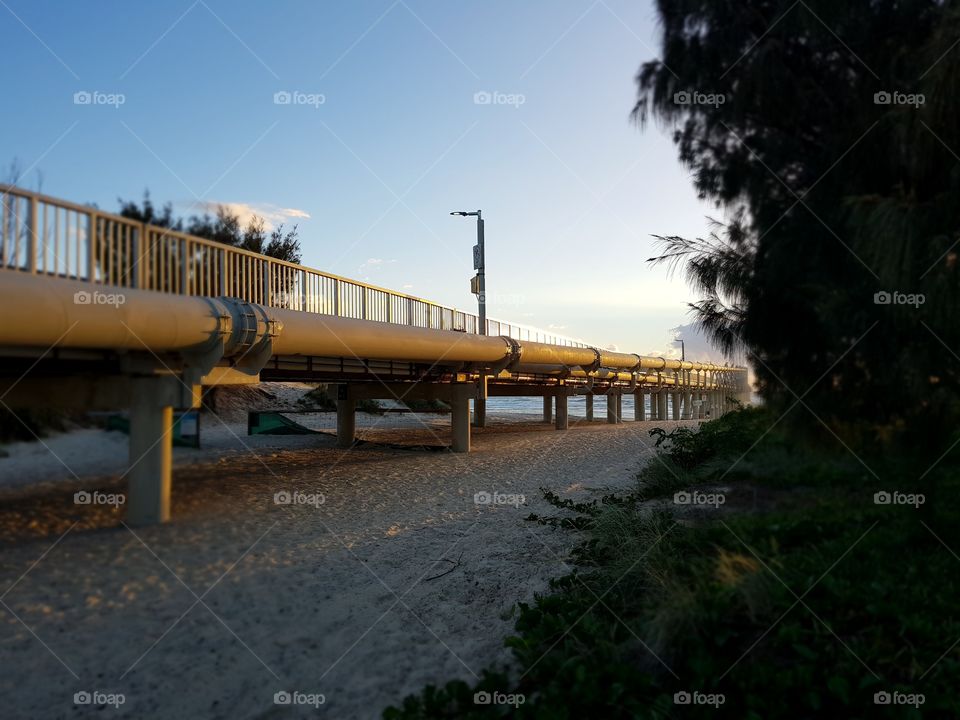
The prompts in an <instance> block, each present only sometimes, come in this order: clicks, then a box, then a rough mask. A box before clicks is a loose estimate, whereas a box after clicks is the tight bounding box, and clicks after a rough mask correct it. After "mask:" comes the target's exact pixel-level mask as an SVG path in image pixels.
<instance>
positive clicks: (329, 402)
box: [297, 384, 383, 415]
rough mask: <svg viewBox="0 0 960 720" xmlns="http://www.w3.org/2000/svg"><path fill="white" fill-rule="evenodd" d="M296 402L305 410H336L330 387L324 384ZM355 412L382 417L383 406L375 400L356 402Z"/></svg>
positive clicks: (335, 402) (335, 401)
mask: <svg viewBox="0 0 960 720" xmlns="http://www.w3.org/2000/svg"><path fill="white" fill-rule="evenodd" d="M297 402H298V403H299V404H300V405H301V406H303V407H304V408H305V409H306V408H309V409H312V410H316V411H318V412H334V411H336V409H337V400H336V398H334V397H332V396H331V395H330V387H329V386H328V385H326V384H320V385H318V386H317V387H316V388H314V389H313V390H311V391H309V392H307V393H305V394H304V395H303V397H302V398H300V399H299V400H298V401H297ZM357 410H358V411H360V412H365V413H369V414H371V415H383V406H382V405H381V404H380V403H379V402H377V401H376V400H358V401H357Z"/></svg>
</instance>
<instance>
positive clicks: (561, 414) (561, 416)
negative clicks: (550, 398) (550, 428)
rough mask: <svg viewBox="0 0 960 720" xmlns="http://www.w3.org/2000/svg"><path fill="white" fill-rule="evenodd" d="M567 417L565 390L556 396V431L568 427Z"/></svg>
mask: <svg viewBox="0 0 960 720" xmlns="http://www.w3.org/2000/svg"><path fill="white" fill-rule="evenodd" d="M569 426H570V425H569V419H568V415H567V393H566V390H563V391H561V392H560V394H559V395H557V425H556V427H557V430H566V429H567V428H568V427H569Z"/></svg>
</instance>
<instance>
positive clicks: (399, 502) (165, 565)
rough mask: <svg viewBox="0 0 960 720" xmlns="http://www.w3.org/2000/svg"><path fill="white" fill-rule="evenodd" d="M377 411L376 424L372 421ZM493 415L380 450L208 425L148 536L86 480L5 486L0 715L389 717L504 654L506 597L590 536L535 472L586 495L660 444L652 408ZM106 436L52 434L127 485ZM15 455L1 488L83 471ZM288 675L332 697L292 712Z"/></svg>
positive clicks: (21, 452)
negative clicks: (466, 439)
mask: <svg viewBox="0 0 960 720" xmlns="http://www.w3.org/2000/svg"><path fill="white" fill-rule="evenodd" d="M360 418H362V420H361V422H360V423H359V424H360V425H361V427H363V426H364V425H369V424H371V423H373V422H375V421H376V420H377V418H369V417H368V418H365V417H364V416H360ZM360 418H358V419H360ZM424 419H427V418H424ZM521 420H522V419H521ZM331 421H332V418H330V417H328V416H320V415H318V416H314V417H313V418H311V419H310V421H309V422H305V424H309V425H311V426H312V427H321V426H323V425H324V424H326V425H327V426H329V427H332V422H331ZM490 421H491V427H489V428H487V429H485V430H482V431H478V432H475V434H474V452H472V453H470V454H469V455H455V454H452V453H448V452H425V451H411V450H398V449H390V448H384V447H380V446H377V445H365V446H362V447H359V448H355V449H353V450H351V451H348V452H345V451H342V450H338V449H336V448H334V447H333V438H332V437H330V436H319V435H318V436H301V437H289V436H288V437H279V436H272V437H271V436H259V437H254V438H248V437H246V436H245V435H244V434H243V433H244V432H245V424H239V423H231V425H230V429H227V428H225V427H223V426H219V424H218V423H213V424H211V423H209V422H208V423H206V425H205V427H204V429H203V440H204V444H205V449H204V450H201V451H195V450H178V451H177V472H176V473H175V479H174V507H173V512H174V518H175V519H174V521H173V522H172V523H170V524H167V525H164V526H155V527H150V528H142V529H137V530H136V535H134V533H133V531H131V530H129V529H126V528H125V527H124V526H123V525H121V524H120V523H119V520H120V518H121V517H122V514H120V513H115V512H113V511H111V510H107V509H103V508H92V507H89V506H81V507H80V508H77V507H76V506H73V505H72V504H71V502H70V501H71V500H72V495H70V494H69V488H68V492H67V494H64V492H63V491H60V492H58V493H52V494H48V495H45V496H43V497H39V498H31V499H9V498H8V500H7V501H6V502H4V503H3V504H0V532H2V537H0V542H2V543H3V549H2V551H0V557H2V561H0V563H2V564H0V590H7V592H6V593H5V594H4V595H3V597H2V600H3V603H4V604H5V605H6V606H7V608H8V609H4V607H3V606H0V613H2V614H3V623H2V625H0V628H2V630H0V667H2V668H3V672H2V673H0V696H2V698H3V709H2V712H0V715H2V716H3V717H24V718H39V717H44V718H47V717H49V718H60V717H64V718H66V717H70V718H73V717H87V716H91V717H93V716H96V717H114V716H117V717H136V718H178V719H179V718H203V717H212V718H228V717H229V718H271V717H290V716H301V715H302V716H312V717H317V716H322V717H331V718H377V717H379V716H380V713H381V712H382V710H383V708H384V707H385V706H386V705H388V704H391V703H399V702H400V701H401V700H402V699H403V697H404V696H405V695H406V694H408V693H411V692H417V691H419V690H420V689H421V688H422V686H423V685H424V684H426V683H431V682H432V683H443V682H446V681H447V680H449V679H452V678H462V679H464V680H468V681H472V680H473V679H474V674H477V675H479V673H480V671H481V670H482V669H483V668H484V667H486V666H488V665H490V664H491V663H498V664H504V663H507V662H509V660H510V654H509V652H508V651H506V650H505V649H504V648H503V639H504V637H505V636H506V635H508V634H509V633H510V632H512V628H513V619H512V618H509V619H508V618H506V617H505V613H508V612H509V611H510V609H511V608H512V607H513V605H514V603H515V602H517V601H518V600H523V601H528V602H529V601H531V600H532V599H533V595H534V593H535V592H542V591H543V590H544V589H545V588H546V586H547V582H548V580H549V579H550V578H552V577H557V576H559V575H562V574H564V573H566V572H567V571H568V568H567V567H566V566H565V565H564V563H563V559H564V558H565V557H566V553H567V552H568V551H569V549H570V548H571V547H572V545H573V544H574V542H575V541H576V537H575V535H574V534H573V533H571V532H569V531H553V530H550V529H549V528H545V527H542V526H539V525H537V524H535V523H532V522H528V521H525V520H524V518H525V517H526V516H527V515H528V514H529V513H530V512H531V511H535V512H542V513H552V512H553V510H552V508H550V507H549V506H547V505H546V503H545V502H544V501H543V500H542V498H541V495H540V492H539V488H541V487H547V488H550V489H552V490H554V491H556V492H558V493H560V494H561V495H564V496H567V497H575V498H591V497H598V496H599V495H600V494H601V493H602V492H606V491H610V490H623V489H627V488H628V487H630V486H631V485H632V483H633V481H634V477H635V474H636V472H637V471H638V470H639V468H640V467H641V465H642V463H643V462H644V461H645V458H646V457H648V456H649V445H650V444H651V440H650V438H649V436H648V435H647V434H646V430H648V429H649V428H650V427H652V426H653V423H633V422H629V421H627V422H625V423H624V424H622V425H619V426H610V425H606V424H605V423H601V422H595V423H593V424H591V425H589V426H586V425H585V424H580V425H578V426H575V427H572V428H571V430H570V431H568V432H566V433H558V432H556V431H553V430H552V429H550V428H548V426H545V425H536V424H531V423H527V424H522V423H520V422H519V421H518V419H516V418H510V419H509V420H507V419H506V418H497V417H491V418H490ZM381 422H384V423H390V424H391V425H394V426H396V427H397V428H398V429H397V430H393V431H381V430H379V429H378V430H373V431H371V430H367V431H365V432H364V431H361V435H364V434H366V436H367V437H369V438H371V439H386V440H391V441H396V440H414V441H417V442H422V443H425V444H426V443H434V444H435V443H437V442H441V441H447V442H448V441H449V429H448V423H449V418H442V417H439V416H432V417H430V418H429V419H428V422H429V424H430V425H431V427H432V428H433V429H432V430H429V431H428V430H420V431H413V430H409V429H407V430H404V429H402V428H403V426H409V425H410V424H411V423H417V418H413V417H409V416H402V417H395V416H394V417H388V418H386V419H384V420H382V421H381ZM231 429H232V431H233V432H237V433H238V435H239V439H238V438H237V437H234V436H233V435H232V434H231ZM505 430H508V431H505ZM111 435H113V434H108V433H103V432H100V431H83V432H82V433H74V434H71V435H69V436H61V437H59V438H53V439H51V440H50V441H48V444H49V445H50V446H51V449H53V450H54V451H56V452H57V453H58V454H59V455H60V456H61V458H62V460H63V461H64V462H65V463H66V464H67V465H68V466H70V467H71V468H72V470H73V473H76V475H77V476H79V478H80V480H81V482H89V478H88V476H89V475H90V474H96V475H114V479H113V481H114V482H116V480H117V477H116V476H117V474H119V473H120V472H122V470H123V467H124V465H125V463H126V442H125V441H126V438H125V436H122V435H117V436H116V437H110V436H111ZM245 446H249V448H251V449H247V447H245ZM13 450H14V452H13V455H12V457H11V458H7V459H4V460H0V467H4V466H6V468H11V467H16V468H17V470H16V471H15V472H10V471H9V470H3V471H2V472H3V473H4V475H3V483H5V484H6V485H8V486H18V485H19V486H22V484H23V482H36V481H37V480H45V481H48V482H53V481H55V480H62V479H63V478H64V477H66V478H70V479H71V481H72V482H74V483H75V482H76V480H75V479H73V474H72V473H71V472H69V471H67V470H65V469H64V468H63V466H62V465H61V464H60V462H59V461H57V460H56V459H53V460H52V461H51V460H49V459H45V457H44V453H46V451H45V450H44V449H43V447H42V446H36V445H34V446H33V447H32V448H30V449H29V450H27V449H24V448H22V447H15V448H13ZM94 450H96V452H94ZM105 463H106V464H105ZM110 463H112V464H110ZM28 470H29V475H28V474H27V471H28ZM13 475H16V476H17V477H16V478H14V479H11V476H13ZM280 490H291V491H293V490H296V491H300V492H302V493H308V494H318V493H322V494H323V495H324V496H325V503H324V504H323V505H321V506H319V507H316V508H315V507H313V506H310V505H299V506H278V505H276V504H274V493H275V492H277V491H280ZM480 491H490V492H492V491H499V492H503V493H520V494H524V495H525V496H526V505H525V506H522V507H520V508H514V507H510V506H492V505H477V504H475V502H474V494H475V493H477V492H480ZM74 520H77V521H79V523H78V524H77V525H75V526H73V529H72V530H70V531H69V532H68V533H67V534H66V536H65V537H64V538H63V539H62V540H60V541H59V542H57V540H58V537H59V535H60V534H61V532H62V531H63V530H64V529H67V528H70V527H71V523H73V522H74ZM141 541H142V542H141ZM51 546H53V547H52V549H51ZM447 561H453V562H447ZM456 563H459V564H456ZM451 569H452V572H450V573H449V574H447V575H445V576H443V577H440V578H437V579H433V580H427V578H431V577H433V576H435V575H439V574H440V573H443V572H445V571H448V570H451ZM18 579H19V580H18ZM8 588H10V589H9V590H8ZM194 593H195V594H196V596H200V597H201V598H202V599H203V602H202V604H201V603H197V598H196V597H195V596H194ZM13 613H15V614H16V616H17V617H19V620H18V619H17V617H15V616H14V614H13ZM21 621H22V622H21ZM28 628H29V629H28ZM58 658H59V659H58ZM74 674H75V675H76V676H77V677H74ZM284 689H285V690H299V691H302V692H305V693H323V694H324V695H325V698H326V703H325V704H324V705H322V706H321V707H320V709H319V712H315V711H313V710H312V709H310V708H300V709H297V710H295V712H293V713H292V715H291V711H290V708H285V707H281V706H276V705H274V704H273V696H274V693H275V692H277V691H278V690H284ZM80 690H88V691H92V690H99V691H103V692H119V693H123V694H124V695H125V697H126V702H125V704H124V705H123V706H122V707H121V708H120V709H119V710H118V711H115V710H113V709H112V708H107V709H103V710H100V711H98V710H97V709H96V708H90V707H87V708H80V709H79V710H78V709H77V708H75V707H74V706H73V695H74V693H75V692H77V691H80ZM298 712H299V713H300V714H301V715H298V714H297V713H298ZM86 713H89V715H88V714H86Z"/></svg>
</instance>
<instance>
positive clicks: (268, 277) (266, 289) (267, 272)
mask: <svg viewBox="0 0 960 720" xmlns="http://www.w3.org/2000/svg"><path fill="white" fill-rule="evenodd" d="M272 269H273V268H271V267H270V261H269V260H264V261H263V298H262V300H263V304H264V305H266V306H267V307H273V303H272V302H271V300H272V296H273V293H272V292H271V291H272V287H271V284H272V280H273V273H272V272H271V270H272Z"/></svg>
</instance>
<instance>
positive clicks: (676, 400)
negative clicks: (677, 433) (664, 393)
mask: <svg viewBox="0 0 960 720" xmlns="http://www.w3.org/2000/svg"><path fill="white" fill-rule="evenodd" d="M670 395H671V397H672V398H673V419H674V420H677V421H679V420H680V393H678V392H673V393H670Z"/></svg>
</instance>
